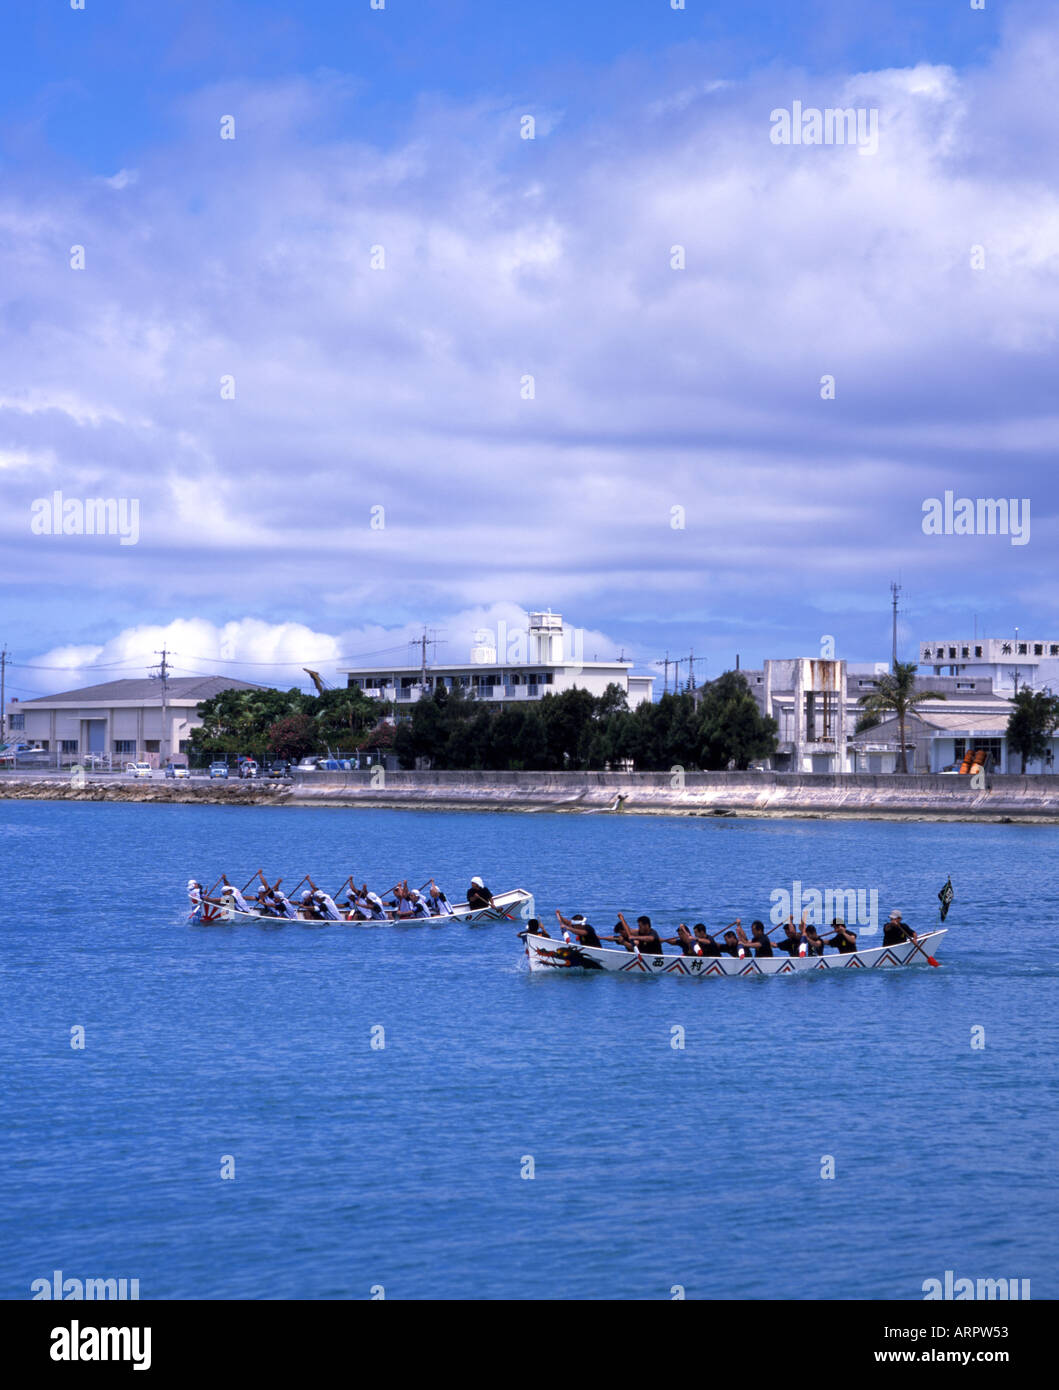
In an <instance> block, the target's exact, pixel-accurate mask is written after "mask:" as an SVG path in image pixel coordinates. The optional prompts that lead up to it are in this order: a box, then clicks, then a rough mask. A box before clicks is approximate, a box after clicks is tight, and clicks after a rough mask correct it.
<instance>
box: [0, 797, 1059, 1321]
mask: <svg viewBox="0 0 1059 1390" xmlns="http://www.w3.org/2000/svg"><path fill="white" fill-rule="evenodd" d="M1057 834H1059V832H1057V831H1056V830H1055V829H1051V828H1027V827H1021V826H975V825H912V824H909V825H901V824H881V823H877V824H871V823H864V824H845V823H837V822H826V821H815V822H807V821H806V822H796V821H751V820H734V821H733V820H727V821H726V820H702V819H695V820H683V819H673V820H668V819H661V818H659V819H653V818H638V817H634V816H604V815H595V816H572V815H565V816H560V815H552V814H535V815H524V816H517V815H495V814H494V815H490V814H445V813H438V812H431V813H415V812H398V811H371V812H369V811H349V810H325V809H315V808H314V809H306V810H292V809H281V808H260V809H250V808H245V807H238V808H235V807H232V808H227V807H183V806H146V805H132V806H118V805H114V806H108V805H90V804H89V805H86V804H73V805H66V804H61V803H47V802H23V803H19V802H10V801H7V802H0V844H2V845H3V848H4V851H5V854H4V864H5V868H6V873H5V880H6V883H7V888H6V893H7V912H6V913H5V914H4V925H3V951H2V953H0V981H2V1019H3V1022H2V1037H0V1051H2V1056H0V1063H2V1075H3V1079H4V1096H5V1099H4V1104H3V1110H2V1118H0V1135H2V1138H0V1296H3V1297H7V1298H24V1297H29V1294H30V1284H31V1282H32V1280H34V1279H36V1278H40V1277H45V1276H50V1274H51V1271H52V1270H53V1269H56V1268H60V1269H62V1270H63V1271H64V1273H65V1275H66V1276H68V1277H69V1276H75V1277H78V1278H85V1277H121V1276H125V1277H138V1278H139V1279H140V1281H141V1295H142V1296H143V1297H146V1298H152V1297H157V1298H195V1297H205V1298H284V1297H310V1298H334V1297H350V1298H366V1297H368V1296H369V1293H370V1290H371V1288H372V1286H373V1285H383V1286H384V1287H385V1290H386V1296H387V1297H388V1298H428V1297H435V1296H449V1297H457V1298H522V1297H525V1298H569V1297H589V1296H595V1297H617V1298H668V1297H669V1296H670V1289H671V1287H672V1286H673V1285H676V1284H680V1285H683V1286H684V1287H685V1288H686V1290H687V1296H688V1297H690V1298H696V1297H707V1298H713V1297H739V1298H762V1297H796V1298H797V1297H804V1298H820V1297H823V1298H920V1297H921V1296H922V1293H921V1286H922V1283H923V1281H924V1280H925V1279H927V1278H930V1277H933V1276H936V1277H939V1278H940V1277H942V1276H943V1275H944V1272H945V1270H946V1269H953V1270H954V1271H955V1272H956V1274H957V1276H960V1275H969V1276H971V1277H979V1276H981V1277H1010V1278H1015V1277H1018V1278H1029V1279H1031V1281H1032V1293H1033V1297H1034V1298H1035V1299H1036V1298H1045V1297H1050V1298H1054V1297H1056V1296H1057V1295H1059V1278H1057V1274H1056V1253H1057V1244H1059V1238H1057V1235H1056V1232H1057V1229H1059V1225H1057V1221H1056V1216H1057V1205H1059V1203H1057V1197H1056V1191H1057V1184H1056V1181H1055V1172H1054V1165H1055V1155H1056V1130H1057V1125H1056V1111H1055V1105H1056V1096H1057V1085H1059V1023H1057V1018H1059V918H1057V915H1056V908H1055V904H1056V899H1057V889H1059V854H1057V851H1056V845H1057V842H1059V841H1057ZM259 866H264V867H265V869H266V870H267V871H270V872H271V874H272V875H278V874H280V873H282V874H284V875H285V876H286V880H287V882H288V884H292V883H293V882H294V881H295V880H297V879H298V878H300V877H301V875H302V873H304V872H305V870H307V869H309V870H311V871H312V872H313V875H314V877H316V878H317V880H318V881H321V880H322V881H324V882H325V883H327V884H328V885H329V886H333V885H334V884H337V882H338V881H339V880H341V879H342V878H344V877H345V876H346V874H347V873H349V872H350V871H351V870H355V871H356V874H357V876H358V879H359V878H361V877H364V878H367V879H368V881H369V882H373V883H376V884H378V885H379V886H381V887H385V886H387V885H388V884H390V883H392V882H393V881H394V880H395V879H396V878H397V877H398V876H399V875H402V876H403V875H404V874H405V873H407V875H408V876H409V878H410V879H411V880H412V881H413V882H420V881H422V880H423V879H424V878H426V877H427V876H428V875H429V874H430V873H433V874H434V875H435V876H436V877H437V878H438V880H439V882H441V883H442V885H443V886H445V887H447V888H448V889H449V890H450V892H452V893H456V891H457V890H461V889H463V888H464V887H465V886H466V884H467V882H468V880H469V876H470V875H471V874H472V873H482V874H483V875H484V877H485V879H486V882H487V883H488V884H489V885H490V887H492V888H493V890H494V891H500V890H501V889H503V888H507V887H513V886H516V885H521V886H525V887H529V888H532V889H533V890H535V892H536V894H537V904H538V908H539V909H540V910H541V915H542V916H544V915H545V914H546V913H547V914H550V912H551V910H552V909H553V908H554V907H556V906H561V907H563V909H564V910H565V911H566V912H573V911H577V910H581V911H585V912H587V913H589V914H590V915H591V916H592V917H593V918H594V920H596V921H597V923H598V924H599V925H601V926H603V925H607V926H609V924H610V922H611V921H612V920H613V916H612V913H613V910H614V909H615V908H617V907H622V908H624V910H625V911H626V913H627V914H628V913H629V912H639V911H644V910H647V911H652V912H653V915H654V916H655V918H656V922H657V924H659V925H661V926H665V927H667V928H669V929H670V930H671V929H672V928H674V927H675V924H676V922H677V921H679V920H681V918H682V917H685V916H686V917H687V919H688V920H689V921H695V920H699V918H700V917H702V918H704V919H705V920H706V921H707V922H708V923H710V924H711V925H719V924H721V923H724V922H726V921H728V920H729V919H730V918H732V917H735V916H736V915H737V914H738V915H742V917H743V919H744V921H745V922H746V921H748V920H749V919H750V918H752V917H754V916H762V917H764V916H766V914H767V910H768V905H769V896H768V895H769V893H770V891H771V890H772V889H773V888H776V887H782V886H784V885H790V883H791V882H792V880H794V879H800V880H801V881H802V882H804V883H805V884H807V885H810V884H812V885H816V886H819V887H824V886H836V887H844V886H854V885H855V886H862V887H880V888H881V889H882V899H881V903H880V906H881V908H882V909H883V912H884V915H885V912H887V911H888V910H889V908H890V907H892V906H898V907H900V908H901V909H902V910H903V911H904V914H905V917H906V920H909V921H911V922H912V923H913V924H914V925H917V926H920V927H922V926H925V925H927V924H928V922H930V921H936V915H937V902H936V898H935V894H936V893H937V890H938V889H939V888H940V887H941V885H942V883H943V882H944V880H945V877H946V875H947V874H950V873H951V875H952V879H953V883H954V885H955V887H956V890H957V894H958V897H957V900H956V903H955V905H954V907H953V910H952V912H951V913H950V915H949V923H948V925H950V926H951V927H952V930H951V931H950V933H949V935H948V936H947V937H946V938H945V945H944V947H943V949H942V951H941V959H942V960H943V962H944V963H943V967H942V969H940V970H929V969H927V968H923V969H919V970H914V971H912V970H909V971H901V972H896V971H895V972H875V973H871V974H860V973H859V972H858V973H856V974H854V973H853V972H850V973H849V974H847V975H842V976H834V975H827V976H816V977H812V978H806V979H777V980H757V981H743V980H720V981H718V980H708V981H697V980H679V979H673V978H670V979H666V980H633V979H629V978H626V977H618V978H615V977H609V978H600V977H599V976H590V977H588V978H585V979H577V978H574V977H567V978H557V977H546V978H543V979H537V978H534V979H532V980H531V979H530V978H529V977H528V976H527V974H526V973H525V969H524V957H523V956H522V954H521V943H520V942H519V941H518V939H517V938H516V936H515V930H516V924H510V925H509V924H506V923H504V924H500V925H493V926H489V927H484V928H468V927H466V926H447V927H442V928H411V927H409V928H363V927H361V928H357V927H341V926H331V927H327V928H317V927H307V926H290V927H284V928H281V929H275V928H270V929H263V928H256V927H247V926H243V927H236V928H232V927H223V928H217V927H212V928H207V927H194V926H189V925H188V924H187V923H186V921H185V920H184V909H185V898H184V891H183V884H184V881H185V879H186V878H187V877H188V876H189V873H190V874H194V875H195V876H197V877H199V878H202V879H204V880H206V881H212V880H213V879H214V878H215V877H216V876H217V874H218V873H219V872H220V870H221V869H226V870H227V872H228V874H229V876H230V877H231V878H232V879H233V880H235V881H237V882H239V883H242V882H243V881H244V880H245V879H247V878H249V876H250V874H251V873H252V872H253V871H254V870H255V869H256V868H258V867H259ZM667 908H668V909H671V910H667ZM866 944H867V943H866ZM78 1024H80V1025H83V1026H84V1027H85V1029H86V1048H85V1050H84V1051H83V1052H78V1051H74V1050H72V1049H71V1047H70V1029H71V1027H73V1026H74V1025H78ZM377 1024H381V1025H382V1026H383V1028H384V1029H385V1038H386V1047H385V1049H384V1050H381V1051H380V1050H372V1049H371V1047H370V1046H369V1042H370V1032H371V1029H372V1027H373V1025H377ZM678 1024H679V1025H680V1026H681V1027H683V1028H684V1029H685V1030H686V1044H685V1047H684V1049H683V1050H682V1051H681V1050H675V1049H674V1048H673V1047H671V1045H670V1042H671V1037H672V1033H671V1029H672V1028H673V1026H674V1025H678ZM976 1025H978V1026H981V1027H984V1029H985V1041H986V1046H985V1048H984V1050H980V1051H974V1050H972V1048H971V1045H970V1043H971V1030H972V1028H973V1027H974V1026H976ZM224 1155H231V1156H232V1157H233V1158H234V1162H235V1178H234V1180H230V1181H222V1180H221V1177H220V1171H221V1163H222V1157H223V1156H224ZM527 1155H529V1156H532V1158H533V1161H534V1165H535V1172H536V1176H535V1178H534V1179H533V1180H532V1181H530V1180H525V1179H523V1178H521V1177H520V1171H521V1169H522V1166H523V1165H522V1159H523V1157H524V1156H527ZM824 1155H831V1156H832V1157H833V1158H834V1161H835V1166H836V1177H835V1179H834V1180H832V1181H824V1180H822V1179H821V1177H820V1172H821V1160H822V1157H823V1156H824Z"/></svg>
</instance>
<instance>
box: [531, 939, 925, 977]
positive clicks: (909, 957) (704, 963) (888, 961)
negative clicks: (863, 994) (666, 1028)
mask: <svg viewBox="0 0 1059 1390" xmlns="http://www.w3.org/2000/svg"><path fill="white" fill-rule="evenodd" d="M947 930H948V928H947V927H943V928H941V929H940V930H939V931H933V932H927V933H925V934H924V935H922V936H921V937H920V938H919V945H920V946H921V947H922V950H916V947H915V945H914V944H913V943H912V942H910V941H906V942H903V943H902V944H901V945H899V946H872V947H869V948H868V949H867V950H865V951H853V952H850V954H849V955H845V956H842V955H839V954H838V953H837V952H832V953H828V954H826V955H823V956H788V955H786V954H785V953H784V954H781V955H776V956H770V957H766V958H765V959H764V960H759V959H757V957H753V956H750V957H745V958H744V959H743V960H740V959H739V958H738V957H737V956H683V955H680V956H677V955H665V956H648V955H641V954H640V952H639V951H632V952H630V951H613V950H609V949H607V948H606V947H596V946H580V945H567V944H566V943H565V942H563V941H556V940H555V939H554V938H551V937H542V936H531V935H529V934H527V936H526V954H527V955H528V956H529V966H530V970H531V971H533V973H534V974H537V973H541V974H547V973H551V974H555V973H556V971H565V972H567V973H570V972H577V973H581V974H586V973H591V972H592V971H596V970H603V971H607V972H610V973H611V974H617V975H640V976H644V975H694V976H699V977H702V978H705V977H710V978H717V977H719V976H722V975H738V976H740V977H741V978H743V979H746V978H748V977H750V976H754V975H803V974H807V973H809V972H811V971H818V970H879V969H887V968H891V967H894V966H899V965H926V964H928V962H927V959H926V956H925V955H924V954H923V952H924V951H925V952H927V953H928V954H930V955H934V954H936V947H937V944H938V942H939V941H940V940H941V938H942V937H943V936H944V935H945V933H946V931H947Z"/></svg>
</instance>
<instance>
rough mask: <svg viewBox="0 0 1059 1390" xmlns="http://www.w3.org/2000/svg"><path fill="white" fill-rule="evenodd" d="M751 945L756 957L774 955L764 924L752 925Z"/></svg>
mask: <svg viewBox="0 0 1059 1390" xmlns="http://www.w3.org/2000/svg"><path fill="white" fill-rule="evenodd" d="M750 944H751V945H752V946H753V948H754V955H755V956H760V957H766V956H771V955H772V942H771V941H770V940H769V939H768V936H767V935H766V933H765V924H764V922H751V923H750Z"/></svg>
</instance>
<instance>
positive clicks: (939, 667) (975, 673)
mask: <svg viewBox="0 0 1059 1390" xmlns="http://www.w3.org/2000/svg"><path fill="white" fill-rule="evenodd" d="M927 668H929V669H930V670H932V671H933V673H934V675H936V676H955V677H957V678H958V679H959V678H961V677H962V678H963V680H964V681H967V680H968V679H971V678H973V677H979V678H982V677H988V678H989V679H990V680H992V682H993V691H994V692H995V694H997V695H1014V693H1015V687H1016V684H1017V685H1018V688H1019V689H1020V690H1021V689H1022V688H1023V687H1029V688H1030V689H1031V690H1043V689H1044V688H1045V687H1048V688H1050V689H1051V690H1053V691H1057V692H1059V641H1045V640H1043V639H1041V638H1025V637H1021V636H1020V635H1019V632H1018V629H1017V628H1016V629H1015V636H1014V637H974V638H971V639H968V638H966V637H964V638H961V639H960V640H958V641H954V640H952V639H951V638H950V639H949V640H948V641H945V642H940V641H939V642H920V644H919V669H920V672H923V671H924V670H925V669H927Z"/></svg>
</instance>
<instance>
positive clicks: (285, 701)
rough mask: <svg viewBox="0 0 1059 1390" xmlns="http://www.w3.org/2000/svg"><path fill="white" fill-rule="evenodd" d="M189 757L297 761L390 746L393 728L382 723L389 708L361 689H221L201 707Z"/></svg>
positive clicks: (203, 760) (196, 760)
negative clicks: (245, 756)
mask: <svg viewBox="0 0 1059 1390" xmlns="http://www.w3.org/2000/svg"><path fill="white" fill-rule="evenodd" d="M198 713H199V716H200V717H201V719H202V724H201V725H200V726H199V727H198V728H196V729H193V730H192V733H191V739H190V756H191V758H192V760H193V761H195V762H197V763H201V762H209V761H210V760H211V759H213V758H221V757H225V756H227V755H229V754H239V753H246V754H249V755H251V756H252V757H255V758H287V759H292V760H296V759H298V758H305V757H308V756H310V755H311V754H314V753H316V754H324V753H326V752H327V750H328V749H329V748H332V749H335V750H336V751H337V750H339V749H341V750H342V751H345V752H350V751H352V750H353V749H354V748H367V747H371V748H378V747H385V746H386V745H387V744H388V743H390V742H391V741H392V738H393V730H392V728H391V727H390V726H389V725H386V724H382V723H381V722H380V721H381V719H382V716H383V714H384V713H385V707H384V706H383V705H382V703H381V702H380V701H378V700H372V699H369V698H368V696H366V695H365V694H364V693H363V692H362V691H360V690H355V689H353V690H350V689H342V690H325V691H324V692H323V693H322V694H320V695H306V694H305V693H304V691H301V690H297V689H291V690H266V689H261V690H222V691H221V693H220V694H219V695H214V696H213V697H212V698H211V699H209V700H204V701H203V702H202V704H200V705H199V707H198Z"/></svg>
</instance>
